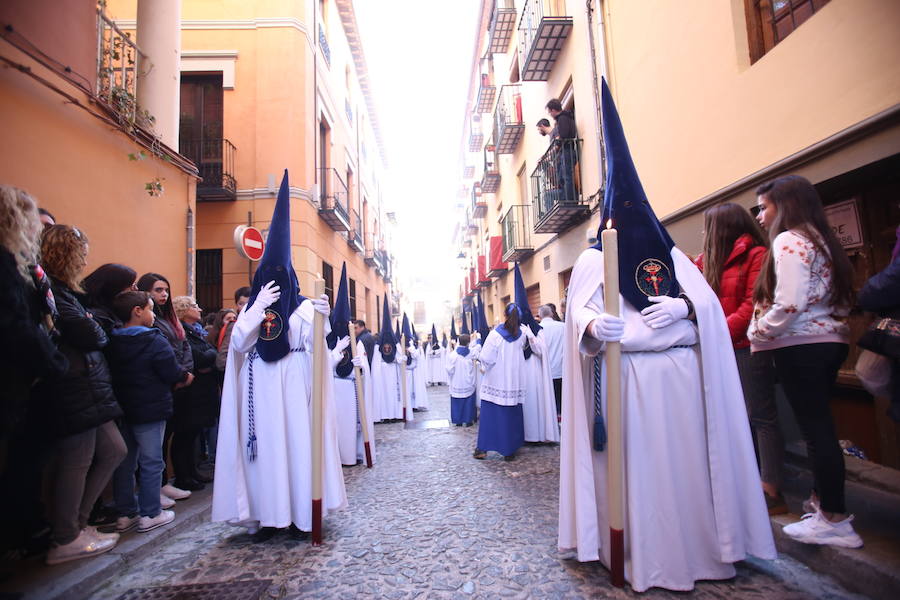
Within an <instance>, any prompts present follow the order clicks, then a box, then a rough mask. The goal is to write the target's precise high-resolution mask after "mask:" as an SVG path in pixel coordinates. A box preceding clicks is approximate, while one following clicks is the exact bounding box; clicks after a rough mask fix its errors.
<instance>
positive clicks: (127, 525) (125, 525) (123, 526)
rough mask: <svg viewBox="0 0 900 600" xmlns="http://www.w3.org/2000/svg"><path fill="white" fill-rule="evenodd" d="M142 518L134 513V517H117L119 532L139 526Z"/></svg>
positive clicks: (117, 529)
mask: <svg viewBox="0 0 900 600" xmlns="http://www.w3.org/2000/svg"><path fill="white" fill-rule="evenodd" d="M140 520H141V519H140V517H138V516H137V515H134V516H133V517H119V518H118V519H116V531H117V532H118V533H125V532H126V531H131V530H132V529H134V528H135V527H137V526H138V523H139V522H140Z"/></svg>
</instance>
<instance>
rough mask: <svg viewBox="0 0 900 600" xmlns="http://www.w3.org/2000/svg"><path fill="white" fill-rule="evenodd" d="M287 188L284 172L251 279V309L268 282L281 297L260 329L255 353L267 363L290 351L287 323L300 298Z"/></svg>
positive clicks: (266, 314)
mask: <svg viewBox="0 0 900 600" xmlns="http://www.w3.org/2000/svg"><path fill="white" fill-rule="evenodd" d="M289 190H290V187H289V185H288V172H287V169H285V170H284V177H283V178H282V180H281V188H280V189H279V190H278V200H277V201H276V202H275V211H274V212H273V213H272V222H271V223H270V224H269V235H268V237H267V238H266V249H265V251H264V252H263V257H262V260H260V261H259V265H257V267H256V273H254V275H253V286H252V287H251V291H250V302H249V305H250V306H252V305H253V302H254V301H255V300H256V296H257V295H258V294H259V290H260V289H262V287H263V286H264V285H265V284H267V283H268V282H270V281H273V280H274V281H275V283H276V284H277V285H278V287H280V288H281V297H280V298H279V299H278V301H277V302H275V303H274V304H272V306H270V307H269V308H267V309H266V313H265V318H264V319H263V322H262V324H261V325H260V329H259V339H258V340H257V342H256V351H257V352H258V353H259V356H260V358H262V359H263V360H264V361H266V362H275V361H277V360H279V359H281V358H283V357H284V356H286V355H287V353H288V352H290V350H291V344H290V336H289V335H288V332H289V331H290V325H289V320H290V318H291V314H293V312H294V311H295V310H297V307H298V306H300V303H301V302H302V301H303V298H302V297H301V296H300V283H299V281H297V273H295V272H294V265H293V264H292V263H291V198H290V193H289Z"/></svg>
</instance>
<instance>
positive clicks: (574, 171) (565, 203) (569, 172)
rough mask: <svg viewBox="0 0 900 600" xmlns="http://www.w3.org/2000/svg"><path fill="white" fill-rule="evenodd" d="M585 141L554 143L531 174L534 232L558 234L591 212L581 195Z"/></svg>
mask: <svg viewBox="0 0 900 600" xmlns="http://www.w3.org/2000/svg"><path fill="white" fill-rule="evenodd" d="M580 159H581V140H576V139H568V140H558V141H557V142H555V143H553V144H551V145H550V148H548V149H547V152H545V153H544V156H542V157H541V160H539V161H538V164H537V166H536V167H535V169H534V172H533V173H532V174H531V193H532V206H533V208H534V232H535V233H558V232H560V231H565V230H567V229H569V228H570V227H572V226H573V225H575V224H576V223H580V222H581V221H583V220H584V219H586V218H588V217H589V216H590V215H591V209H590V207H589V206H588V203H587V202H585V201H584V199H583V198H582V194H581V186H580V185H579V184H580V178H579V177H578V175H579V171H578V170H579V165H580V163H581V160H580Z"/></svg>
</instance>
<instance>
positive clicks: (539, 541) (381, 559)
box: [94, 387, 854, 600]
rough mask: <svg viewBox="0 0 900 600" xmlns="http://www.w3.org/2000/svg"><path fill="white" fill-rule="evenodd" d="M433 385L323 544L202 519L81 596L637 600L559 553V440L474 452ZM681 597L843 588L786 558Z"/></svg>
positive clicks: (353, 474) (360, 476)
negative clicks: (232, 590) (243, 587)
mask: <svg viewBox="0 0 900 600" xmlns="http://www.w3.org/2000/svg"><path fill="white" fill-rule="evenodd" d="M446 389H447V388H446V387H441V388H433V389H432V390H431V392H430V396H431V409H430V411H428V412H420V413H416V422H417V424H416V426H415V427H416V428H410V429H405V428H404V425H403V424H402V423H392V424H385V425H378V426H377V427H376V436H377V443H378V459H379V462H378V464H376V465H375V468H373V469H365V468H364V467H362V466H357V467H354V468H349V469H345V470H344V475H345V478H346V482H347V493H348V497H349V507H348V508H347V509H346V510H344V511H343V512H341V513H337V514H332V515H330V516H329V517H328V518H327V520H326V524H325V527H326V529H325V543H324V545H323V546H322V547H320V548H313V547H312V546H311V545H310V544H309V542H296V541H293V540H291V539H290V538H289V537H288V536H287V535H286V534H281V535H279V536H277V537H275V538H273V539H272V540H270V541H269V542H267V543H263V544H252V543H250V542H249V539H248V537H247V536H246V535H245V534H243V533H239V532H240V531H242V530H238V529H235V528H232V527H229V526H227V525H224V524H221V523H204V524H203V525H200V526H198V527H196V528H195V529H194V530H192V531H189V532H187V533H185V534H182V535H180V536H177V537H175V538H174V539H173V540H172V541H171V542H169V543H168V544H167V545H166V546H165V547H163V548H161V549H160V550H159V551H157V552H155V553H154V554H153V555H152V556H150V557H148V558H146V559H144V560H141V561H139V563H138V564H134V565H132V566H130V568H129V569H127V570H125V571H123V572H121V573H120V574H119V575H118V576H117V577H116V578H115V579H113V580H111V581H110V582H109V583H108V584H107V585H106V586H105V587H103V588H102V589H101V590H100V591H98V592H97V593H96V594H95V596H94V597H96V598H102V599H104V600H112V599H115V598H118V597H119V596H120V595H122V594H123V593H125V592H127V591H128V590H131V589H133V588H140V587H153V586H163V585H177V584H187V583H206V582H222V581H230V580H243V579H265V580H271V581H272V584H271V586H270V587H269V588H268V590H267V592H266V593H265V594H263V596H262V597H263V598H267V597H269V598H354V597H384V598H391V599H400V598H460V599H464V598H465V599H467V598H498V597H502V598H596V597H609V598H625V597H636V596H637V595H636V594H634V593H633V592H631V591H630V590H627V589H626V590H616V589H614V588H611V587H610V586H609V583H608V579H607V573H606V571H605V570H604V569H603V568H602V567H601V566H600V565H599V564H598V563H588V564H579V563H577V562H575V561H572V560H561V559H560V557H559V556H558V552H557V550H556V527H557V520H556V519H557V492H556V490H557V486H558V466H557V465H558V456H559V450H558V447H556V446H527V447H525V448H523V449H522V450H521V451H520V453H519V456H518V458H517V460H516V461H514V462H504V461H502V460H500V459H499V457H497V456H496V455H491V456H490V457H489V459H488V460H486V461H476V460H473V459H472V457H471V452H472V448H473V445H474V439H475V434H476V428H474V427H473V428H456V427H447V426H446V425H447V424H446V423H440V422H438V421H439V420H442V419H447V418H448V416H449V407H448V404H449V398H448V394H447V391H446ZM422 425H426V427H422ZM684 595H685V594H670V593H667V592H663V591H660V590H652V591H650V592H648V593H646V594H644V595H643V597H646V598H659V597H670V596H684ZM691 597H698V598H760V599H762V598H765V599H767V600H768V599H779V600H780V599H801V598H810V599H812V598H818V599H821V598H850V597H854V596H852V595H849V594H847V593H846V592H845V591H844V590H843V589H842V588H840V587H838V586H837V585H835V584H834V583H833V582H831V581H830V580H829V579H828V578H826V577H823V576H821V575H819V574H817V573H815V572H812V571H810V570H809V569H807V568H806V567H805V566H803V565H802V564H800V563H798V562H796V561H794V560H792V559H789V558H787V557H785V558H783V559H780V560H778V561H775V562H773V563H768V562H762V561H751V562H745V563H742V564H740V565H739V567H738V576H737V577H736V578H735V579H734V580H732V581H726V582H715V583H702V584H700V585H698V586H697V588H696V590H695V592H694V593H693V594H692V595H691Z"/></svg>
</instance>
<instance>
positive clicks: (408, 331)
mask: <svg viewBox="0 0 900 600" xmlns="http://www.w3.org/2000/svg"><path fill="white" fill-rule="evenodd" d="M400 332H401V333H402V334H403V335H405V336H406V345H407V347H408V346H409V345H410V344H412V343H413V333H412V327H411V326H410V323H409V318H408V317H407V316H406V313H403V325H401V327H400Z"/></svg>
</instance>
